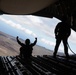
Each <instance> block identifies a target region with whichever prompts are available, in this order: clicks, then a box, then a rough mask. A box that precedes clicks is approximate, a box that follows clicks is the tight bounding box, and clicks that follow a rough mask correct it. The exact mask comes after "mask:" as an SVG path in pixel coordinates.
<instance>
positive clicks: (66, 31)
mask: <svg viewBox="0 0 76 75" xmlns="http://www.w3.org/2000/svg"><path fill="white" fill-rule="evenodd" d="M55 33H57V36H58V37H60V38H62V39H64V38H67V37H68V36H69V35H70V33H71V30H70V26H69V25H68V24H67V23H65V22H60V23H58V25H57V26H56V29H55Z"/></svg>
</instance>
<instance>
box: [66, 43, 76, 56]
mask: <svg viewBox="0 0 76 75" xmlns="http://www.w3.org/2000/svg"><path fill="white" fill-rule="evenodd" d="M67 46H68V48H69V49H70V51H71V52H72V53H73V54H75V55H76V53H75V52H73V50H72V49H71V48H70V46H69V44H68V43H67Z"/></svg>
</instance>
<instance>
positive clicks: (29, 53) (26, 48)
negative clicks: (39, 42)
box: [20, 44, 33, 58]
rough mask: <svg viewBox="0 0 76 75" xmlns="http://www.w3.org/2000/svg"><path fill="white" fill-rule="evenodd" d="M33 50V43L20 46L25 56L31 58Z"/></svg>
mask: <svg viewBox="0 0 76 75" xmlns="http://www.w3.org/2000/svg"><path fill="white" fill-rule="evenodd" d="M32 50H33V46H32V45H31V44H30V45H24V46H22V47H21V48H20V52H21V54H22V56H23V58H29V57H30V56H32Z"/></svg>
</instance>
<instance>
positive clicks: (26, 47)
mask: <svg viewBox="0 0 76 75" xmlns="http://www.w3.org/2000/svg"><path fill="white" fill-rule="evenodd" d="M17 42H18V44H19V45H21V48H20V57H21V58H23V59H26V60H27V59H30V57H31V56H32V50H33V46H34V45H36V43H37V38H35V41H34V42H33V43H30V40H29V39H26V40H25V44H24V43H21V42H20V41H19V40H18V36H17Z"/></svg>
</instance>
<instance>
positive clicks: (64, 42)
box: [63, 39, 69, 57]
mask: <svg viewBox="0 0 76 75" xmlns="http://www.w3.org/2000/svg"><path fill="white" fill-rule="evenodd" d="M63 44H64V52H65V55H66V57H69V54H68V46H67V39H64V40H63Z"/></svg>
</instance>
